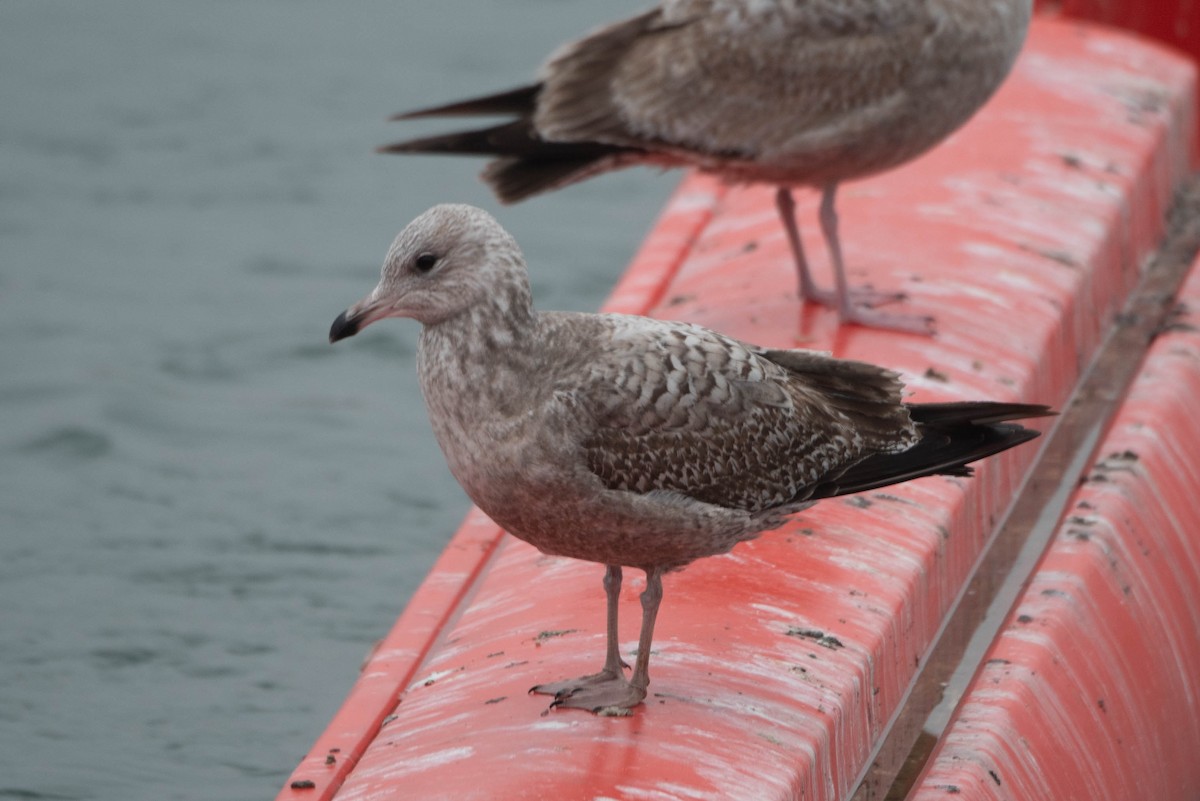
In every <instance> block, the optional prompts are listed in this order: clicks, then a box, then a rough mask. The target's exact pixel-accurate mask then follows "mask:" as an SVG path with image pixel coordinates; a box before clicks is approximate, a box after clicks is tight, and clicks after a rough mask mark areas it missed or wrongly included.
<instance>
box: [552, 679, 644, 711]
mask: <svg viewBox="0 0 1200 801" xmlns="http://www.w3.org/2000/svg"><path fill="white" fill-rule="evenodd" d="M529 692H531V693H538V694H540V695H553V696H554V700H552V701H551V702H550V707H549V708H550V709H557V708H559V707H563V708H565V709H586V710H587V711H588V712H591V713H593V714H596V715H599V716H601V717H628V716H629V715H632V714H633V712H632V709H633V707H635V706H637V705H638V704H640V703H641V702H642V700H643V699H644V698H645V697H646V690H645V688H642V687H636V686H634V685H633V684H630V683H629V682H628V681H627V680H626V679H625V677H624V676H617V675H612V674H609V673H605V672H603V671H602V672H600V673H595V674H593V675H590V676H583V677H581V678H578V679H568V680H566V681H557V682H553V683H551V684H538V685H535V686H533V687H531V688H530V689H529Z"/></svg>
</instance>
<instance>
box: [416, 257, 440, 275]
mask: <svg viewBox="0 0 1200 801" xmlns="http://www.w3.org/2000/svg"><path fill="white" fill-rule="evenodd" d="M437 262H438V257H437V256H435V255H434V254H432V253H422V254H421V255H419V256H417V260H416V261H415V262H413V266H415V267H416V268H417V272H419V273H427V272H429V271H430V270H432V269H433V266H434V265H435V264H437Z"/></svg>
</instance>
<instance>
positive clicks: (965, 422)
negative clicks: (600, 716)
mask: <svg viewBox="0 0 1200 801" xmlns="http://www.w3.org/2000/svg"><path fill="white" fill-rule="evenodd" d="M385 317H411V318H413V319H415V320H417V321H419V322H420V323H422V324H423V326H424V328H423V330H422V331H421V339H420V345H419V347H418V349H417V367H418V372H419V375H420V382H421V391H422V393H423V394H424V397H425V404H426V406H427V408H428V411H429V419H430V422H431V423H432V424H433V431H434V434H435V435H436V436H437V440H438V443H439V444H440V445H441V447H442V451H443V452H444V453H445V456H446V461H447V463H448V464H449V466H450V471H451V472H452V473H453V474H454V477H455V478H456V479H458V482H459V483H460V484H462V486H463V488H464V489H465V490H466V491H467V494H468V495H469V496H470V497H471V499H472V500H473V501H474V502H475V503H476V504H477V505H478V506H479V508H480V509H482V510H483V511H484V512H486V513H487V514H488V515H489V516H490V517H491V518H492V519H493V520H495V521H496V523H497V524H499V525H500V526H501V527H503V528H504V529H506V530H507V531H509V532H510V533H512V534H514V535H515V536H517V537H520V538H521V539H523V540H525V541H526V542H529V543H530V544H532V545H534V546H535V547H537V548H539V549H540V550H542V551H544V552H546V553H549V554H557V555H561V556H570V557H574V558H576V559H586V560H589V561H592V562H599V563H601V564H604V565H606V566H607V570H606V572H605V577H604V589H605V592H606V593H607V596H608V632H607V633H608V646H607V655H606V658H605V662H604V667H603V669H602V670H601V671H600V672H599V673H596V674H593V675H590V676H584V677H582V678H580V679H574V680H570V681H563V682H556V683H553V684H542V685H538V686H537V687H534V688H533V689H534V691H536V692H540V693H548V694H551V695H553V696H554V702H553V705H555V706H567V707H579V708H583V709H590V710H592V711H605V712H608V713H614V712H619V711H624V710H628V709H629V708H631V707H633V706H635V705H637V704H638V703H640V702H641V700H642V699H643V698H644V697H645V695H646V686H647V685H648V684H649V681H650V678H649V674H648V668H649V661H650V641H651V637H652V635H653V632H654V619H655V615H656V614H657V612H658V604H659V600H660V598H661V597H662V574H663V573H664V572H667V571H669V570H674V569H678V568H681V567H683V566H684V565H686V564H688V563H689V562H691V561H693V560H695V559H699V558H701V557H704V556H712V555H714V554H720V553H725V552H726V551H728V550H729V549H730V548H732V547H733V546H734V545H736V544H737V543H739V542H741V541H742V540H746V539H750V538H752V537H755V536H757V535H758V534H759V533H760V532H762V531H765V530H768V529H772V528H775V527H777V526H779V525H781V524H782V523H783V522H784V520H785V519H786V518H787V516H788V515H789V514H791V513H792V512H796V511H798V510H800V509H804V508H806V507H808V506H810V505H811V504H812V503H814V502H815V501H816V500H818V499H820V498H828V497H831V496H834V495H843V494H846V493H851V492H861V491H863V490H868V489H873V488H876V487H882V486H886V485H888V484H893V483H896V482H899V481H907V480H908V479H912V478H918V477H920V476H927V475H933V474H943V475H954V476H966V475H970V468H968V467H966V465H967V463H968V462H972V461H974V460H976V459H981V458H983V457H985V456H989V455H991V454H994V453H998V452H999V451H1002V450H1005V449H1006V448H1010V447H1012V446H1014V445H1018V444H1020V443H1022V442H1025V441H1027V440H1029V439H1032V438H1033V437H1035V436H1037V432H1036V431H1031V430H1028V429H1025V428H1022V427H1021V426H1019V425H1016V424H1012V423H1005V422H1003V421H1005V420H1012V419H1017V418H1023V417H1037V416H1042V415H1046V414H1049V413H1050V412H1049V410H1048V409H1047V408H1046V407H1045V406H1034V405H1026V404H1016V403H986V402H980V403H930V404H905V403H903V402H902V401H901V398H900V391H901V385H900V382H899V380H898V377H897V375H896V374H895V373H893V372H891V371H889V370H885V369H883V368H880V367H875V366H872V365H869V364H863V363H861V362H852V361H843V360H839V359H833V358H831V357H829V356H826V355H823V354H820V353H816V352H810V351H802V350H767V349H764V348H759V347H756V346H754V345H750V344H746V343H743V342H739V341H737V340H735V339H731V338H729V337H726V336H723V335H721V334H718V333H717V332H715V331H710V330H708V329H706V328H702V327H700V326H698V325H691V324H688V323H681V322H665V321H661V320H654V319H650V318H647V317H637V316H631V315H618V314H582V313H570V312H537V311H535V310H534V308H533V303H532V298H531V296H530V291H529V280H528V276H527V273H526V269H525V261H524V258H523V257H522V255H521V251H520V249H519V248H518V247H517V243H516V242H515V241H514V240H513V238H512V237H511V236H510V235H509V234H508V232H506V231H505V230H504V229H503V228H501V227H500V225H499V224H498V223H497V222H496V221H495V220H494V219H493V218H492V217H491V216H490V215H488V214H487V213H486V212H484V211H481V210H480V209H476V208H473V207H471V206H461V205H443V206H435V207H434V208H432V209H430V210H429V211H427V212H425V213H424V214H422V215H421V216H420V217H418V218H417V219H415V220H414V221H413V222H412V223H410V224H409V225H408V227H407V228H405V229H404V230H403V231H402V232H401V233H400V235H399V236H398V237H396V240H395V242H393V243H392V247H391V249H390V250H389V251H388V255H387V258H386V260H385V261H384V265H383V277H382V278H381V280H380V282H379V285H378V286H377V287H376V288H375V290H374V291H373V292H371V294H370V295H368V296H367V297H366V298H365V299H364V300H363V301H361V302H360V303H357V304H355V305H354V306H351V307H350V308H349V309H347V310H346V311H345V312H343V313H342V314H341V315H339V316H338V318H337V319H336V320H335V321H334V323H333V326H332V328H331V329H330V331H329V339H330V341H331V342H336V341H338V340H340V339H344V338H345V337H348V336H352V335H354V334H356V333H357V332H359V331H361V330H362V329H363V328H365V327H366V326H368V325H370V324H371V323H373V322H375V321H376V320H380V319H383V318H385ZM622 566H631V567H636V568H640V569H641V570H644V571H645V572H646V590H645V592H643V593H642V596H641V598H642V609H643V612H642V628H641V636H640V639H639V641H638V653H637V661H636V663H635V665H634V668H633V674H632V676H631V678H630V679H629V680H626V679H625V674H624V671H623V663H622V661H621V657H620V654H619V653H618V651H617V643H618V638H617V598H618V595H619V593H620V587H621V568H622Z"/></svg>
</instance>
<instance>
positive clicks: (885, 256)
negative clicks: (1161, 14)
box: [279, 20, 1195, 801]
mask: <svg viewBox="0 0 1200 801" xmlns="http://www.w3.org/2000/svg"><path fill="white" fill-rule="evenodd" d="M1194 97H1195V73H1194V69H1193V68H1192V66H1191V65H1189V64H1188V63H1187V62H1186V61H1185V60H1183V59H1181V58H1179V57H1177V56H1175V55H1173V54H1171V53H1169V52H1167V51H1165V50H1164V49H1162V48H1158V47H1155V46H1152V45H1149V44H1146V43H1143V42H1138V41H1136V40H1133V39H1130V38H1128V37H1125V36H1122V35H1120V34H1116V33H1112V32H1107V31H1102V30H1097V29H1095V28H1090V27H1087V26H1081V25H1078V24H1075V23H1058V22H1050V21H1045V20H1038V21H1037V22H1035V24H1034V27H1033V31H1032V33H1031V37H1030V45H1029V47H1028V50H1027V52H1026V53H1025V54H1024V56H1023V57H1022V59H1021V61H1020V62H1019V64H1018V66H1017V68H1016V70H1015V73H1014V75H1013V77H1012V79H1011V80H1010V81H1009V83H1008V84H1007V85H1006V86H1005V88H1003V89H1002V90H1001V92H1000V93H999V94H998V95H997V97H996V98H995V99H994V100H993V102H992V103H990V104H989V105H988V106H987V107H986V108H985V109H984V111H983V112H981V114H980V115H979V116H978V117H977V118H976V120H974V121H973V122H972V123H971V124H970V125H968V126H967V127H966V128H965V129H964V130H963V131H961V132H960V133H958V134H956V135H955V136H953V137H952V138H951V139H950V140H949V141H948V142H947V143H945V144H944V145H943V146H942V147H940V148H939V149H938V150H936V151H935V152H934V153H932V154H931V155H929V156H927V157H925V158H923V159H921V160H919V161H918V162H915V163H913V164H911V165H909V166H907V167H905V168H902V169H900V170H896V171H894V172H892V173H889V174H887V175H884V176H879V177H877V178H874V179H872V180H870V181H864V182H862V183H858V184H850V185H847V186H846V187H845V188H844V189H843V191H842V192H841V194H840V196H839V212H840V213H841V217H842V231H843V243H844V246H845V248H846V259H847V263H848V264H849V265H850V266H851V273H852V275H853V277H854V279H855V280H858V281H870V282H871V283H873V284H874V285H875V286H876V287H878V288H881V289H900V290H903V291H905V292H906V293H908V295H909V300H908V301H906V302H905V304H904V305H905V306H907V307H911V308H906V309H905V310H906V311H914V312H918V313H926V314H932V315H934V316H935V317H936V318H937V320H938V327H939V335H938V336H937V337H936V338H932V339H931V338H925V337H917V336H907V335H898V334H895V333H889V332H886V331H872V330H867V329H860V328H855V327H846V328H838V327H837V324H836V323H837V321H836V318H835V316H834V315H833V314H832V313H831V312H828V311H825V310H822V309H818V308H817V307H814V306H804V307H801V306H800V305H799V304H798V303H797V302H796V300H795V297H794V286H795V277H794V273H793V271H792V270H793V268H792V262H791V259H790V256H789V255H788V251H787V245H786V242H785V241H784V238H783V234H782V230H781V228H780V226H779V225H778V222H777V220H776V219H775V216H774V215H775V212H774V207H773V203H772V194H773V193H772V191H771V190H770V189H769V188H767V187H752V188H738V189H730V188H726V187H723V186H720V185H718V184H717V183H715V182H714V181H712V180H710V179H707V178H703V177H696V176H691V177H689V178H688V179H687V180H686V181H685V182H684V184H683V185H682V186H681V188H680V190H679V191H678V192H677V193H676V195H675V197H674V198H673V200H672V201H671V203H670V205H669V206H668V208H667V210H666V211H665V213H664V215H663V218H662V220H661V221H660V224H659V225H658V227H657V228H656V229H655V231H654V232H653V233H652V234H651V236H650V238H649V240H648V241H647V243H646V245H645V246H644V247H643V249H642V251H641V252H640V253H639V255H638V257H637V258H636V259H635V261H634V264H633V265H632V266H631V268H630V271H629V273H628V274H627V276H626V278H625V279H624V280H623V281H622V282H621V284H620V285H619V286H618V288H617V291H616V292H615V294H614V297H613V300H612V301H611V302H610V304H609V308H611V309H613V310H620V311H637V312H649V313H651V314H654V315H657V316H662V317H672V318H682V319H689V320H694V321H697V322H701V323H704V324H706V325H709V326H711V327H714V328H718V329H720V330H723V331H726V332H728V333H730V334H732V335H734V336H737V337H740V338H743V339H746V340H750V341H754V342H759V343H762V344H765V345H772V346H807V347H815V348H821V349H830V350H834V351H835V352H836V353H837V354H838V355H841V356H846V357H850V358H861V359H865V360H868V361H873V362H877V363H880V364H885V365H889V366H892V367H895V368H898V369H900V370H902V371H903V372H904V373H905V378H906V380H907V382H908V384H909V386H910V387H911V388H912V389H913V390H914V393H915V396H916V397H917V399H920V400H936V399H960V398H961V399H966V398H994V399H997V400H1005V399H1013V400H1016V399H1019V400H1024V401H1031V402H1035V401H1036V402H1046V403H1051V404H1062V403H1063V402H1064V401H1065V400H1066V398H1067V397H1068V395H1069V393H1070V391H1071V389H1072V387H1073V386H1074V383H1075V381H1076V379H1077V377H1078V374H1079V371H1080V369H1081V367H1082V366H1084V365H1085V364H1086V363H1087V360H1088V358H1089V356H1090V354H1091V353H1092V352H1093V351H1094V349H1095V347H1096V345H1097V343H1098V342H1099V341H1100V339H1101V337H1102V335H1103V333H1104V332H1105V330H1106V329H1107V327H1108V325H1109V324H1110V322H1111V319H1112V315H1113V314H1114V310H1116V309H1117V308H1119V307H1120V306H1121V304H1122V302H1123V300H1124V298H1125V296H1126V294H1127V293H1128V291H1129V289H1130V287H1131V286H1132V285H1133V283H1134V281H1135V280H1136V278H1137V273H1138V269H1139V265H1140V263H1141V260H1142V258H1143V256H1144V255H1145V254H1146V253H1147V252H1148V251H1149V250H1150V249H1151V248H1152V247H1153V246H1154V244H1155V243H1156V241H1157V239H1158V237H1159V236H1160V234H1161V220H1162V213H1163V210H1164V208H1165V206H1166V203H1167V202H1168V200H1169V197H1170V194H1171V190H1172V188H1173V185H1174V183H1175V182H1176V181H1177V180H1178V179H1179V177H1180V176H1182V175H1183V174H1184V172H1185V170H1186V168H1187V161H1188V158H1187V156H1188V151H1189V143H1190V142H1191V141H1192V137H1193V135H1194V117H1195V109H1194V105H1193V99H1194ZM800 213H801V215H803V216H802V218H801V219H802V228H803V229H804V234H805V240H806V246H807V247H808V248H809V250H810V252H811V253H812V254H813V255H814V257H815V260H817V261H823V250H822V249H821V246H820V241H819V236H818V235H817V233H816V231H815V227H816V226H815V224H814V223H813V222H812V221H813V220H815V210H814V203H812V202H808V203H802V205H801V209H800ZM535 269H536V265H535ZM1033 456H1034V449H1033V448H1020V449H1016V450H1014V451H1010V452H1008V453H1005V454H1003V455H1002V456H1001V457H999V458H996V459H993V460H989V462H988V463H986V464H985V465H983V466H981V468H980V470H979V473H978V476H977V477H976V478H974V479H971V480H962V479H948V478H935V479H923V480H921V481H917V482H912V483H910V484H906V485H903V486H900V487H895V488H889V490H888V491H886V492H877V493H871V494H868V495H867V496H866V497H865V498H858V499H854V498H851V499H845V500H837V501H828V502H825V503H823V504H822V505H820V506H818V507H816V508H815V509H813V510H811V511H810V512H807V513H804V514H802V515H799V516H797V517H796V518H795V519H794V521H793V522H792V523H791V524H790V525H789V526H788V527H786V528H784V529H783V530H781V531H778V532H775V533H772V534H768V535H767V536H764V537H763V538H762V539H760V540H757V541H754V542H751V543H746V544H744V545H741V546H738V548H736V549H735V550H734V552H733V553H732V554H730V555H729V556H726V557H720V558H715V559H709V560H704V561H702V562H699V563H697V564H695V565H693V566H692V567H689V568H688V569H687V570H686V571H684V572H682V573H679V574H675V575H672V576H670V577H668V578H667V581H666V587H665V598H664V602H663V607H662V611H661V613H660V616H659V622H658V629H657V631H656V639H655V648H656V654H655V659H654V664H653V673H652V679H653V683H652V685H651V687H650V691H651V696H650V698H649V699H648V702H647V704H646V706H645V707H644V708H641V709H639V710H638V711H637V713H636V714H635V715H634V717H632V718H626V719H604V718H595V717H592V716H590V715H587V714H584V713H578V712H573V711H556V712H551V713H550V714H547V715H542V714H541V713H542V712H543V711H544V709H545V706H546V700H545V699H544V698H539V697H531V696H528V695H526V690H527V689H528V688H529V687H530V686H531V685H533V684H535V683H537V682H539V681H545V680H552V679H556V678H561V677H565V676H570V675H578V674H580V673H583V672H586V671H588V670H592V669H595V668H597V667H598V666H599V662H600V660H601V658H602V655H603V639H604V627H603V593H602V591H601V588H600V577H601V574H602V569H601V568H600V567H599V566H596V565H590V564H585V563H579V562H572V561H569V560H563V559H556V558H551V557H546V556H543V555H541V554H539V553H537V552H536V551H534V550H533V549H532V548H530V547H528V546H526V545H524V544H523V543H520V542H517V541H516V540H513V539H512V538H509V537H503V538H500V535H499V532H498V531H496V529H495V527H494V526H492V525H491V524H490V523H488V522H487V521H486V519H484V518H482V516H480V515H478V514H477V513H476V514H473V515H472V516H471V517H470V518H469V519H468V524H467V525H466V526H465V527H464V528H463V529H462V530H461V531H460V532H459V533H458V534H457V535H456V536H455V538H454V539H453V540H452V541H451V544H450V546H449V548H448V550H447V553H446V554H445V555H444V556H443V559H442V561H440V562H439V563H438V565H437V566H435V569H434V571H433V572H432V573H431V575H430V577H429V579H428V580H427V581H426V583H425V585H424V586H423V587H422V589H421V590H420V592H419V593H418V595H417V596H416V597H415V598H414V600H413V602H412V604H411V605H410V607H409V609H408V610H407V611H406V612H405V614H404V616H402V617H401V619H400V621H398V623H397V625H396V627H395V628H394V629H393V631H392V632H391V633H390V634H389V635H388V637H387V638H386V639H385V640H384V641H383V643H381V645H380V647H379V649H378V650H377V652H376V654H375V655H374V656H373V657H372V659H371V660H370V661H369V662H368V664H367V665H366V666H365V668H364V673H363V677H362V678H361V679H360V681H359V683H358V684H357V685H356V686H355V688H354V689H353V690H352V692H351V696H350V698H349V699H348V701H347V704H346V706H345V707H344V708H343V709H342V710H341V712H339V714H338V716H337V717H336V718H335V720H334V722H333V723H332V724H331V726H330V728H329V729H328V730H327V731H326V732H325V733H324V734H323V735H322V736H321V738H320V739H318V741H317V743H316V744H315V745H314V747H313V750H312V752H311V753H310V755H309V756H308V757H307V758H306V759H305V760H304V761H303V762H302V763H301V765H300V766H299V767H298V768H297V770H296V771H295V773H294V774H293V776H292V777H291V779H290V780H289V783H290V782H292V781H308V782H312V783H313V787H312V788H311V789H295V790H293V789H290V788H288V787H285V789H284V790H283V792H282V793H281V795H280V796H279V797H280V798H281V799H300V798H303V799H329V798H334V797H336V798H338V799H342V800H343V801H345V800H347V799H367V798H392V797H405V798H408V797H411V798H454V799H471V798H490V799H522V798H548V799H549V798H553V799H572V798H588V799H592V798H647V799H658V798H676V797H679V798H747V799H751V798H752V799H772V798H779V799H783V798H805V799H825V798H830V799H831V798H840V797H843V796H845V795H846V794H847V793H848V792H849V791H850V790H851V789H852V785H853V782H854V780H855V778H856V776H857V775H858V773H859V772H860V771H861V769H862V768H863V766H864V765H865V762H866V760H867V757H868V755H869V753H870V750H871V747H872V744H873V743H874V742H875V741H876V740H877V738H878V737H879V735H880V732H881V731H882V729H883V727H884V726H885V724H886V721H887V719H888V717H889V716H890V715H891V714H892V712H893V711H894V710H895V709H896V708H897V705H898V704H899V703H901V701H902V699H903V696H904V693H905V691H906V688H907V686H908V684H909V681H910V679H911V677H912V674H913V669H914V665H915V664H916V663H917V662H919V661H920V659H921V658H922V656H923V654H924V653H925V652H926V651H927V649H928V648H929V645H930V642H931V641H932V638H933V636H934V634H935V633H936V631H937V629H938V625H939V623H940V621H941V619H942V617H943V615H944V614H945V612H946V610H947V608H948V607H949V605H950V604H951V603H952V601H953V600H954V598H955V596H956V595H957V593H958V592H959V589H960V588H961V587H962V585H963V583H964V581H965V579H966V577H967V576H968V575H969V572H970V569H971V567H972V565H973V564H974V562H975V560H976V557H977V556H978V554H979V552H980V549H981V548H982V546H983V544H984V543H985V542H986V541H987V539H988V537H989V536H990V535H991V533H992V531H993V529H994V525H995V522H996V521H997V520H998V519H999V518H1000V516H1001V515H1002V514H1003V512H1004V510H1005V508H1006V507H1007V505H1008V504H1009V502H1010V500H1011V498H1012V497H1013V495H1014V493H1015V492H1016V491H1017V489H1018V487H1019V485H1020V482H1021V480H1022V477H1023V475H1024V472H1025V470H1026V469H1027V467H1028V465H1029V464H1030V462H1031V461H1032V458H1033ZM627 585H632V586H628V588H627V590H626V593H625V600H626V601H627V603H626V604H625V606H624V609H623V611H624V614H625V619H624V622H625V624H626V625H625V626H624V627H623V631H624V632H625V634H626V637H625V640H624V642H625V648H624V649H623V650H626V651H628V649H629V647H630V643H631V642H632V640H633V635H634V626H635V621H634V620H631V619H630V618H631V617H633V618H636V610H637V604H636V601H635V600H634V598H635V596H636V593H637V592H638V591H639V589H640V588H639V586H638V582H636V581H633V582H628V581H627ZM815 630H819V631H821V632H824V633H825V634H827V635H829V636H831V637H833V638H836V644H835V643H834V641H833V640H829V639H826V640H823V641H818V640H817V639H816V638H815V637H814V636H811V635H806V634H804V633H803V632H805V631H815ZM396 697H399V698H400V701H399V704H398V705H397V704H396V703H395V702H394V699H395V698H396ZM385 716H387V719H385ZM381 723H382V725H381ZM332 749H338V750H337V751H333V750H332ZM330 755H333V756H335V759H334V762H333V764H331V765H328V764H326V762H327V756H330ZM343 782H344V783H343ZM339 785H340V787H339Z"/></svg>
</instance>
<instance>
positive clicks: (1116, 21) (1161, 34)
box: [1038, 0, 1200, 58]
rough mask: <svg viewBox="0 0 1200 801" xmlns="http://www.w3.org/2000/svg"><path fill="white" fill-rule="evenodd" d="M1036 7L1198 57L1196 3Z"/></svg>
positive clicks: (1057, 2) (1116, 1)
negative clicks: (1129, 32)
mask: <svg viewBox="0 0 1200 801" xmlns="http://www.w3.org/2000/svg"><path fill="white" fill-rule="evenodd" d="M1038 8H1039V10H1043V11H1052V10H1055V9H1060V10H1061V11H1062V12H1063V13H1064V14H1067V15H1069V16H1071V17H1074V18H1076V19H1085V20H1092V21H1095V22H1102V23H1104V24H1105V25H1113V26H1116V27H1118V28H1122V29H1124V30H1129V31H1136V32H1137V33H1139V34H1141V35H1143V36H1149V37H1151V38H1153V39H1157V40H1159V41H1161V42H1166V43H1167V44H1169V45H1172V46H1173V47H1177V48H1179V49H1180V50H1181V51H1182V52H1183V53H1186V54H1189V55H1191V57H1192V58H1200V4H1197V3H1196V2H1195V0H1136V2H1130V0H1045V2H1041V3H1039V4H1038Z"/></svg>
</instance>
